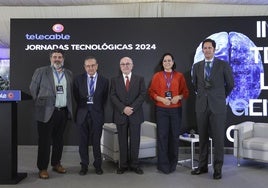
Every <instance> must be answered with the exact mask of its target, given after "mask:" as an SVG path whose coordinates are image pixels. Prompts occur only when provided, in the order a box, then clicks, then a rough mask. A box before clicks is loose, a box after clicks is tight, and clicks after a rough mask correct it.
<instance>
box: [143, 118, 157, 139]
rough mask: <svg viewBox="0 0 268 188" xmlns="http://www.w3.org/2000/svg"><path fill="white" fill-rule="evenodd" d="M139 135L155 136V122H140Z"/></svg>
mask: <svg viewBox="0 0 268 188" xmlns="http://www.w3.org/2000/svg"><path fill="white" fill-rule="evenodd" d="M141 135H142V136H147V137H150V138H156V124H155V123H152V122H149V121H144V122H143V123H142V124H141Z"/></svg>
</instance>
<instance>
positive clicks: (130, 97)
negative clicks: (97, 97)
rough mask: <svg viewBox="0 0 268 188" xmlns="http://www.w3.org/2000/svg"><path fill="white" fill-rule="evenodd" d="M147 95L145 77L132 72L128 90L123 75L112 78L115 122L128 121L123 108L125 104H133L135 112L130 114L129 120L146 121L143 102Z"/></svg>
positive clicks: (118, 123) (111, 94)
mask: <svg viewBox="0 0 268 188" xmlns="http://www.w3.org/2000/svg"><path fill="white" fill-rule="evenodd" d="M145 96H146V89H145V83H144V79H143V77H140V76H137V75H135V74H132V76H131V80H130V85H129V91H128V92H127V91H126V87H125V83H124V78H123V76H122V75H119V76H117V77H115V78H112V80H111V90H110V97H111V102H112V103H113V105H114V112H113V118H114V123H115V124H117V125H121V124H124V123H126V120H127V116H126V115H125V114H124V113H123V110H124V108H125V106H131V107H133V110H134V113H133V114H132V115H131V116H129V121H131V122H132V123H133V124H141V123H142V122H143V121H144V115H143V109H142V104H143V102H144V100H145Z"/></svg>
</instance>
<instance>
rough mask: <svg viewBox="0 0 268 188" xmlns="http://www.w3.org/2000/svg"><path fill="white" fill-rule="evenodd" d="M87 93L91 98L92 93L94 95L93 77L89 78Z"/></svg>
mask: <svg viewBox="0 0 268 188" xmlns="http://www.w3.org/2000/svg"><path fill="white" fill-rule="evenodd" d="M89 92H90V96H93V93H94V77H93V76H90V82H89Z"/></svg>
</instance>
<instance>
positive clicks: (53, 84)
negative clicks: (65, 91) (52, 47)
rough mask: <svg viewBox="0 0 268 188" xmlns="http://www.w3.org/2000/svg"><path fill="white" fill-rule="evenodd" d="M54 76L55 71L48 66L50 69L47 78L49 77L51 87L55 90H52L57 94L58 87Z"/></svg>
mask: <svg viewBox="0 0 268 188" xmlns="http://www.w3.org/2000/svg"><path fill="white" fill-rule="evenodd" d="M53 74H54V73H53V71H52V68H51V67H50V66H48V67H47V77H48V80H49V82H51V84H50V85H51V86H52V87H53V88H52V91H53V93H55V94H56V91H55V88H56V86H55V82H54V75H53Z"/></svg>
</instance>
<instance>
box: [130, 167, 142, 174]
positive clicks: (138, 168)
mask: <svg viewBox="0 0 268 188" xmlns="http://www.w3.org/2000/svg"><path fill="white" fill-rule="evenodd" d="M130 170H131V171H134V172H135V173H136V174H143V170H142V169H141V168H140V167H136V168H130Z"/></svg>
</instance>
